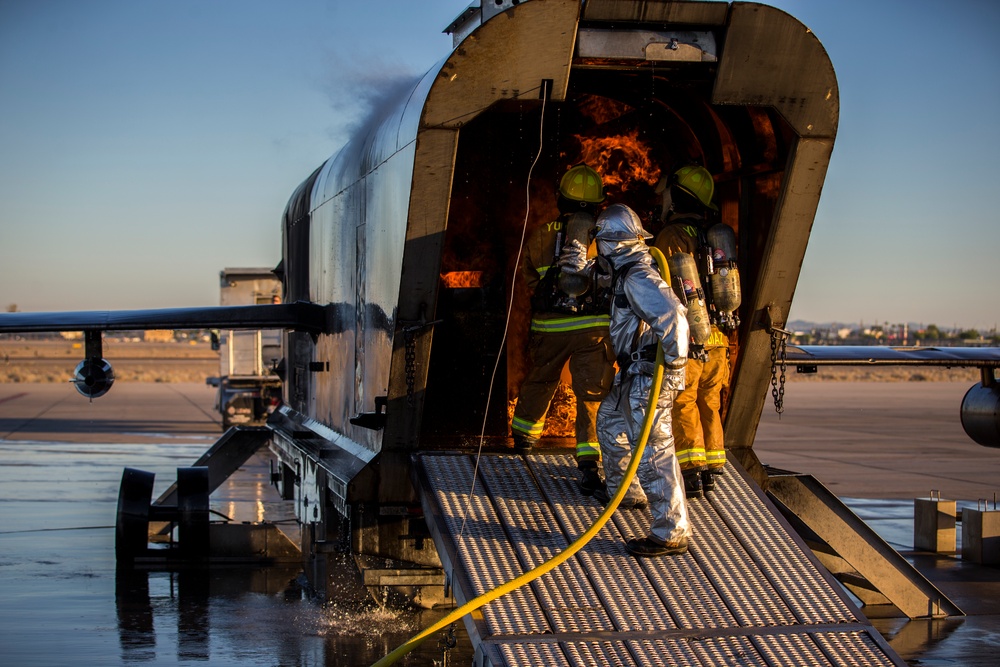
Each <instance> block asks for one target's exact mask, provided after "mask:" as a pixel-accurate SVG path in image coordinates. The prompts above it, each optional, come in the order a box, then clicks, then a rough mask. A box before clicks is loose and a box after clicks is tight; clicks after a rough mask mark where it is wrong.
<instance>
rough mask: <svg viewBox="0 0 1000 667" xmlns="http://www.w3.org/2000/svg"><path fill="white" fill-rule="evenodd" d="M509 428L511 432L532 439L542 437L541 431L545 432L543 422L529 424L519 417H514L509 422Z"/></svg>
mask: <svg viewBox="0 0 1000 667" xmlns="http://www.w3.org/2000/svg"><path fill="white" fill-rule="evenodd" d="M510 428H511V430H512V431H517V432H518V433H523V434H525V435H527V436H531V437H534V438H540V437H541V436H542V431H543V430H545V420H544V419H542V421H539V422H529V421H526V420H524V419H521V418H520V417H514V419H512V420H511V422H510Z"/></svg>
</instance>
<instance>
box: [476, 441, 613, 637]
mask: <svg viewBox="0 0 1000 667" xmlns="http://www.w3.org/2000/svg"><path fill="white" fill-rule="evenodd" d="M480 465H481V466H482V467H483V470H484V477H485V478H486V484H487V485H488V487H489V489H488V490H489V492H490V495H491V497H492V498H493V501H494V503H495V504H496V506H497V509H498V511H499V513H500V516H501V518H502V519H503V521H504V526H505V527H506V528H507V530H508V533H509V534H510V537H511V542H512V544H513V545H514V547H515V550H516V551H517V553H518V554H519V555H520V557H521V560H522V562H523V564H524V571H528V570H530V569H533V568H535V567H538V566H539V565H541V564H543V563H544V562H546V561H548V560H549V559H551V558H553V557H554V556H556V555H558V554H559V553H561V552H562V551H564V550H565V549H566V547H567V546H569V542H568V541H567V538H566V535H565V534H564V533H563V531H562V530H561V528H560V526H559V524H558V522H557V521H556V518H555V517H554V516H553V514H552V511H551V509H550V506H549V504H548V503H547V502H546V500H545V498H544V496H543V495H542V494H541V492H540V491H539V490H538V488H537V487H536V486H535V484H534V481H533V480H532V479H531V476H530V471H528V469H527V467H526V466H525V465H524V463H523V462H522V461H521V460H520V459H519V458H508V457H490V458H487V459H484V460H483V461H482V462H481V464H480ZM486 473H491V474H486ZM530 585H531V586H532V587H533V588H534V589H535V594H536V596H537V598H538V599H539V601H540V602H541V603H542V608H541V610H540V611H541V612H542V613H545V614H546V615H547V616H548V618H549V621H550V623H551V625H552V626H553V628H554V629H555V631H556V632H565V631H578V630H608V629H611V628H613V625H612V622H611V619H610V617H609V616H608V614H607V612H606V611H605V610H604V607H603V606H595V605H594V604H593V603H592V601H593V600H594V599H595V596H594V595H593V594H592V593H593V591H592V590H591V587H590V582H589V580H588V579H587V576H586V573H585V572H584V571H583V569H582V567H581V565H580V563H579V562H578V561H576V560H575V559H570V560H568V561H567V562H566V563H564V564H562V565H560V566H559V567H557V568H556V569H554V570H552V571H551V572H549V573H548V574H546V575H545V576H542V577H540V578H538V579H536V580H535V581H533V582H531V584H530ZM587 592H589V593H590V594H589V595H588V594H587ZM526 611H527V610H526Z"/></svg>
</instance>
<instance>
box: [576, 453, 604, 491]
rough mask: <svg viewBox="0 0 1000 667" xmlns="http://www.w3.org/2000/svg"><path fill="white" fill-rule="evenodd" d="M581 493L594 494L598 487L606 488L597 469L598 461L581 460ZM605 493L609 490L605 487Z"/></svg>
mask: <svg viewBox="0 0 1000 667" xmlns="http://www.w3.org/2000/svg"><path fill="white" fill-rule="evenodd" d="M579 466H580V475H581V476H580V493H582V494H583V495H585V496H592V495H594V492H595V491H597V490H598V489H605V486H604V480H603V479H601V474H600V473H599V472H598V471H597V461H580V463H579ZM605 495H607V490H606V489H605Z"/></svg>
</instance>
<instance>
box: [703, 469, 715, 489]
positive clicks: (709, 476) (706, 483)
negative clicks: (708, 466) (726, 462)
mask: <svg viewBox="0 0 1000 667" xmlns="http://www.w3.org/2000/svg"><path fill="white" fill-rule="evenodd" d="M716 474H717V473H714V472H712V471H711V470H704V471H702V473H701V488H702V490H704V491H705V493H712V492H713V491H715V475H716Z"/></svg>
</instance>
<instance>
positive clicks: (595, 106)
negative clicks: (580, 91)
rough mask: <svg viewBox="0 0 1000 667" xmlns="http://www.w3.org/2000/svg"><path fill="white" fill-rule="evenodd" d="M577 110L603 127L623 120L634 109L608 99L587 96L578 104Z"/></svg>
mask: <svg viewBox="0 0 1000 667" xmlns="http://www.w3.org/2000/svg"><path fill="white" fill-rule="evenodd" d="M577 109H578V110H579V111H580V113H581V114H583V115H584V116H585V117H587V118H589V119H590V120H592V121H594V123H595V124H597V125H603V124H604V123H608V122H610V121H613V120H615V119H616V118H621V117H622V116H624V115H625V114H627V113H629V112H630V111H632V109H633V107H631V106H629V105H628V104H625V103H624V102H619V101H618V100H612V99H610V98H607V97H599V96H596V95H587V96H586V97H584V98H583V99H581V100H580V102H579V103H578V104H577Z"/></svg>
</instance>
